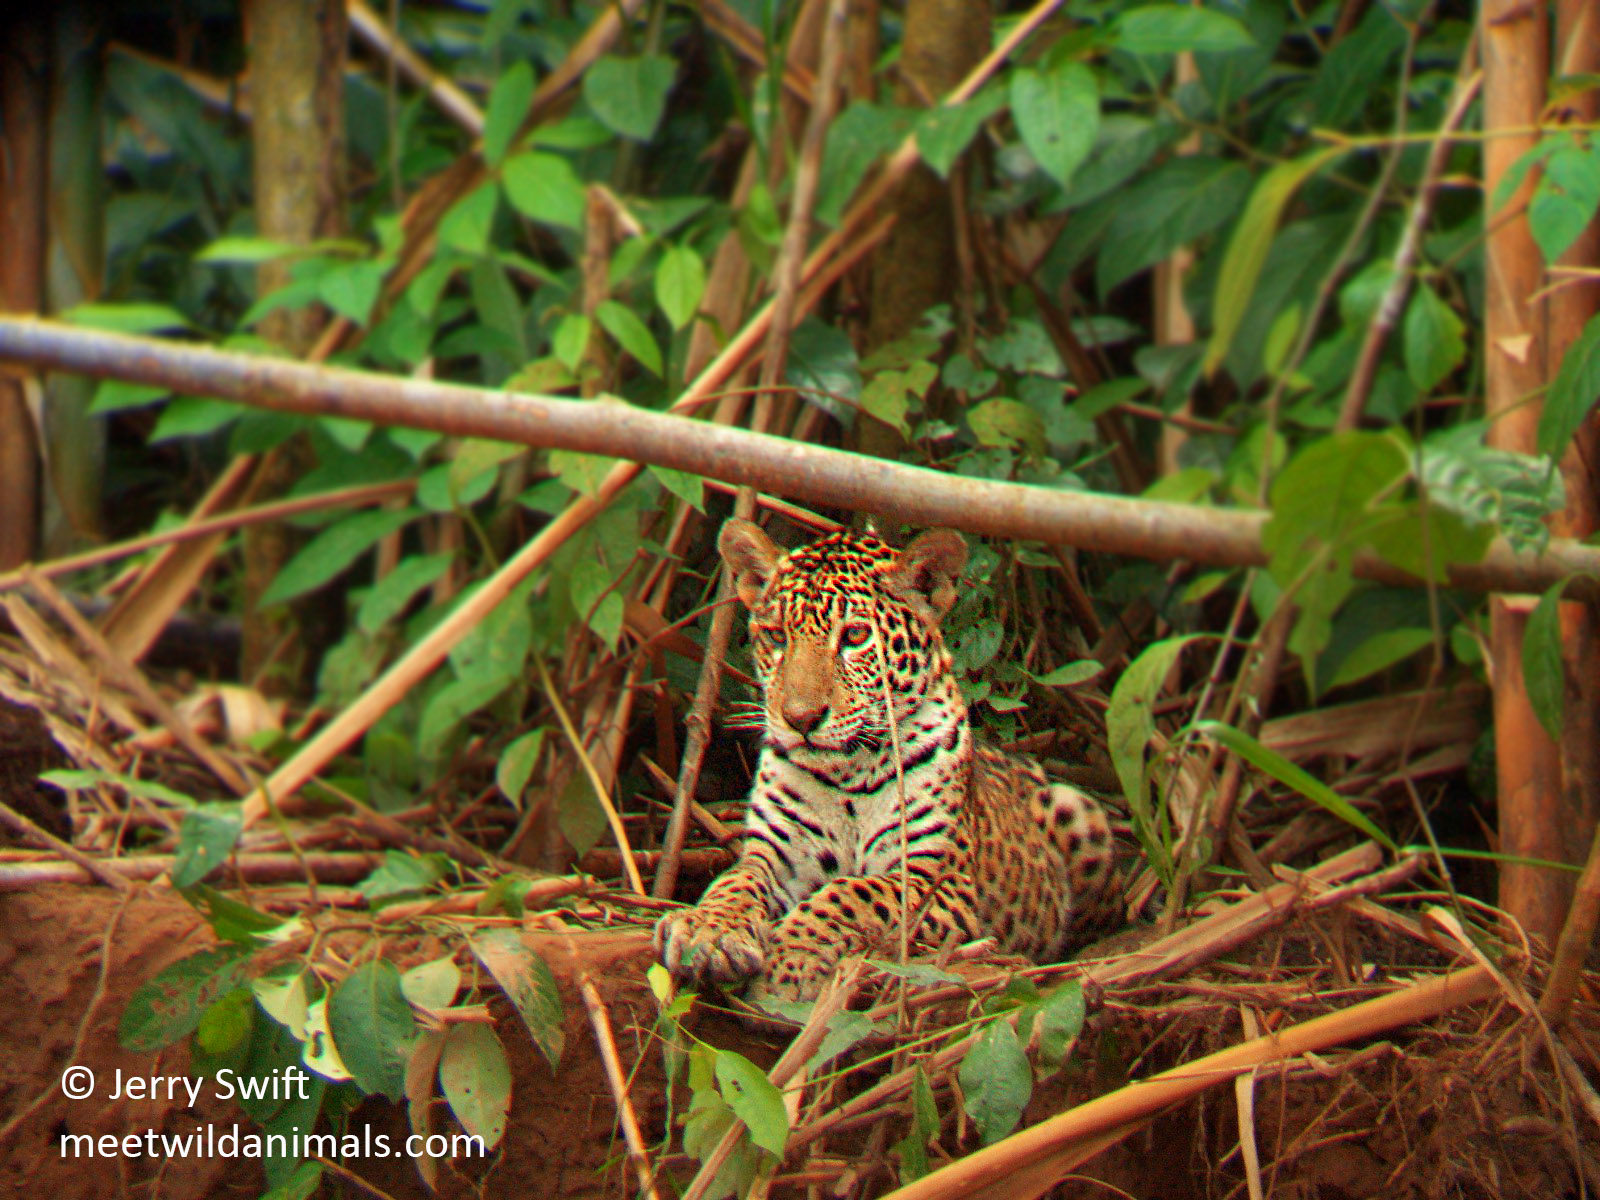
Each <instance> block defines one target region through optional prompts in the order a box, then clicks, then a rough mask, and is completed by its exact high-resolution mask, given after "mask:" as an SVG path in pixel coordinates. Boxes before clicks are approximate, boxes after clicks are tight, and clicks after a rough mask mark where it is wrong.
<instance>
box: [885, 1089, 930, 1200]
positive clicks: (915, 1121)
mask: <svg viewBox="0 0 1600 1200" xmlns="http://www.w3.org/2000/svg"><path fill="white" fill-rule="evenodd" d="M938 1133H939V1106H938V1105H937V1104H935V1103H934V1099H933V1089H932V1088H931V1087H929V1086H928V1077H927V1075H925V1074H924V1073H923V1070H922V1068H921V1067H920V1066H918V1067H915V1068H914V1069H913V1073H912V1076H911V1129H910V1130H909V1131H908V1132H907V1133H906V1136H905V1137H903V1138H901V1139H900V1140H899V1141H898V1142H896V1143H895V1144H894V1145H893V1146H891V1147H890V1149H891V1150H893V1151H894V1153H896V1154H898V1155H899V1156H900V1182H901V1183H902V1184H906V1183H912V1182H914V1181H916V1180H918V1179H921V1178H922V1177H923V1176H924V1175H926V1174H927V1173H928V1143H929V1142H931V1141H932V1140H933V1139H934V1137H936V1136H937V1135H938Z"/></svg>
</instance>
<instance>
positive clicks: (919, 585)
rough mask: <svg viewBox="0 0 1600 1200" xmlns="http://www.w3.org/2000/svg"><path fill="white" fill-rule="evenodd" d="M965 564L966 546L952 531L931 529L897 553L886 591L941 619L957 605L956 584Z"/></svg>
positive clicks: (957, 534) (959, 536)
mask: <svg viewBox="0 0 1600 1200" xmlns="http://www.w3.org/2000/svg"><path fill="white" fill-rule="evenodd" d="M966 565H967V543H966V542H965V541H963V540H962V538H961V535H960V534H959V533H957V532H956V531H955V530H953V529H930V530H929V531H928V532H927V533H924V534H920V535H919V536H917V537H916V538H915V539H914V540H913V541H912V543H911V544H910V545H909V546H907V547H906V548H905V549H904V550H902V551H900V556H899V558H897V559H896V560H895V564H894V566H893V567H892V568H891V569H890V571H889V590H890V591H892V592H894V593H895V594H896V595H898V596H900V597H901V598H902V599H905V600H910V601H912V602H913V603H916V602H917V601H921V602H922V603H924V604H927V605H928V606H929V607H930V608H932V609H933V615H934V619H935V620H937V619H938V618H939V617H942V616H944V614H945V613H947V612H949V611H950V606H951V605H952V604H954V603H955V602H956V581H957V580H958V579H960V578H961V571H962V569H963V568H964V567H965V566H966Z"/></svg>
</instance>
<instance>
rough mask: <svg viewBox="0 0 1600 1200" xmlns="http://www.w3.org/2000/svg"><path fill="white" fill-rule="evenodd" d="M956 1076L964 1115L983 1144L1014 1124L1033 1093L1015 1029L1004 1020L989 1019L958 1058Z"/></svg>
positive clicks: (1029, 1073) (1014, 1126)
mask: <svg viewBox="0 0 1600 1200" xmlns="http://www.w3.org/2000/svg"><path fill="white" fill-rule="evenodd" d="M960 1077H961V1091H962V1093H963V1094H964V1095H965V1097H966V1105H965V1108H966V1113H967V1116H969V1117H971V1118H972V1123H973V1124H974V1125H976V1126H977V1129H978V1136H979V1137H981V1138H982V1139H983V1142H984V1145H989V1144H990V1143H992V1142H998V1141H999V1140H1000V1139H1001V1138H1003V1137H1005V1136H1006V1134H1008V1133H1010V1132H1011V1131H1012V1130H1013V1129H1015V1128H1016V1127H1017V1122H1018V1121H1020V1120H1021V1119H1022V1110H1023V1109H1024V1108H1026V1107H1027V1106H1028V1098H1029V1097H1030V1096H1032V1095H1033V1069H1032V1068H1031V1067H1029V1066H1028V1056H1027V1055H1026V1054H1024V1053H1023V1052H1022V1046H1021V1044H1020V1043H1018V1041H1017V1032H1016V1030H1014V1029H1012V1028H1011V1026H1010V1025H1009V1024H1008V1023H1006V1022H1005V1021H994V1022H991V1023H990V1025H989V1027H988V1028H987V1029H985V1030H984V1031H983V1032H982V1033H981V1034H979V1035H978V1040H977V1041H975V1042H974V1043H973V1044H972V1049H970V1050H968V1051H967V1056H966V1057H965V1058H963V1059H962V1060H961V1072H960Z"/></svg>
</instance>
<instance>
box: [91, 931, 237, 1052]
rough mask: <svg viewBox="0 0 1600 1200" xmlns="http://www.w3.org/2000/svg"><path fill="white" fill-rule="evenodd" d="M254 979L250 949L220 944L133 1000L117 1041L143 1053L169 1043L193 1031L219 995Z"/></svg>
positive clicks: (175, 967) (163, 974) (167, 971)
mask: <svg viewBox="0 0 1600 1200" xmlns="http://www.w3.org/2000/svg"><path fill="white" fill-rule="evenodd" d="M249 978H250V957H249V952H248V951H246V950H244V949H243V948H241V947H239V946H219V947H217V948H216V949H214V950H202V951H200V952H199V953H198V954H191V955H189V956H188V957H187V958H181V959H179V960H178V961H177V962H175V963H173V964H172V965H171V966H169V967H166V968H164V969H163V970H161V971H160V972H159V973H158V974H157V975H156V976H155V978H153V979H151V980H150V981H149V982H148V983H144V984H141V985H140V986H139V987H138V988H137V989H136V990H135V991H134V993H133V995H132V996H130V997H129V998H128V1007H127V1008H125V1009H124V1010H123V1012H122V1021H121V1023H120V1024H119V1025H118V1026H117V1040H118V1041H119V1042H121V1043H122V1046H123V1048H124V1049H126V1050H132V1051H134V1052H135V1053H138V1054H148V1053H151V1052H152V1051H155V1050H160V1049H162V1048H163V1047H166V1046H170V1045H172V1043H173V1042H176V1041H177V1040H178V1039H179V1038H183V1037H187V1036H188V1035H189V1034H191V1033H193V1032H194V1031H195V1028H196V1027H197V1026H198V1025H199V1024H200V1018H201V1017H202V1016H203V1015H204V1014H205V1011H206V1009H208V1008H210V1007H211V1005H212V1004H213V1003H215V1002H216V1000H217V999H218V998H219V997H220V996H223V995H225V994H226V993H228V992H231V991H233V990H234V989H235V988H240V987H247V986H248V984H249Z"/></svg>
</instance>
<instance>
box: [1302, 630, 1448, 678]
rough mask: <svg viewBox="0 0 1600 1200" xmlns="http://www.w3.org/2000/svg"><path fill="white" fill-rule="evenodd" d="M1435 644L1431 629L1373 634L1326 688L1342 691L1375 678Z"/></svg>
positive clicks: (1347, 656) (1340, 665) (1334, 675)
mask: <svg viewBox="0 0 1600 1200" xmlns="http://www.w3.org/2000/svg"><path fill="white" fill-rule="evenodd" d="M1432 644H1433V631H1432V630H1430V629H1385V630H1383V631H1382V632H1380V633H1375V634H1373V635H1372V636H1371V637H1369V638H1368V639H1367V640H1366V641H1364V642H1362V643H1361V644H1360V645H1359V646H1357V647H1356V648H1355V649H1353V650H1351V651H1350V653H1349V654H1347V655H1345V656H1344V659H1343V660H1342V661H1341V662H1340V663H1339V669H1338V670H1337V671H1335V672H1334V674H1333V677H1332V678H1331V679H1329V680H1328V683H1327V686H1328V687H1329V688H1330V689H1331V688H1336V687H1343V686H1344V685H1345V684H1347V683H1355V682H1356V681H1357V680H1358V679H1365V678H1366V677H1367V676H1369V675H1376V674H1377V673H1378V672H1379V671H1382V670H1386V669H1387V668H1389V667H1392V666H1393V665H1394V664H1395V663H1397V662H1400V661H1402V660H1404V659H1407V658H1410V657H1411V656H1412V655H1413V654H1415V653H1416V652H1417V651H1418V650H1421V649H1424V648H1425V647H1427V646H1431V645H1432Z"/></svg>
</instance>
